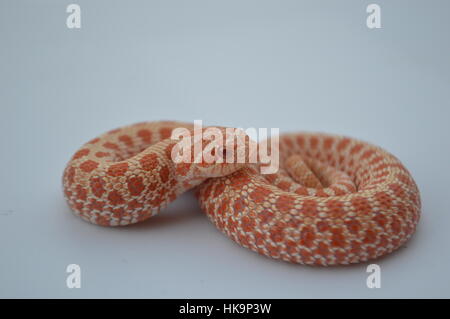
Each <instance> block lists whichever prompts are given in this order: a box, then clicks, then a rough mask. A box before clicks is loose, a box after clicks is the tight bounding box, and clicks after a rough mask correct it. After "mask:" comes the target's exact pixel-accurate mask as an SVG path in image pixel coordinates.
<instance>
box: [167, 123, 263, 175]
mask: <svg viewBox="0 0 450 319" xmlns="http://www.w3.org/2000/svg"><path fill="white" fill-rule="evenodd" d="M180 143H181V144H179V145H178V146H179V147H178V149H177V150H176V152H179V151H180V147H181V148H182V151H181V153H182V154H183V155H182V156H184V158H183V160H182V161H180V160H178V163H177V164H176V167H177V171H178V173H180V174H181V175H182V176H185V178H183V179H191V178H193V179H202V178H203V179H205V178H211V177H221V176H226V175H229V174H232V173H234V172H236V171H238V170H239V169H241V168H243V167H244V166H247V165H248V164H249V163H255V162H256V159H257V157H256V151H257V144H256V142H254V141H253V140H252V139H251V138H250V137H249V136H248V135H247V134H246V133H245V132H244V131H243V130H240V129H235V128H225V127H207V128H204V129H202V130H201V134H199V133H197V134H194V135H193V136H192V137H190V139H189V140H185V141H181V142H180ZM183 143H184V144H183Z"/></svg>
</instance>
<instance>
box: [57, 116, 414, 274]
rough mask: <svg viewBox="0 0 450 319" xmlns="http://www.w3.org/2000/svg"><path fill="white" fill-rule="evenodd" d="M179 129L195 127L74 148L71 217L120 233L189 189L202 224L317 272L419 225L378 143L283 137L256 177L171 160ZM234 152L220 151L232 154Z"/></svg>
mask: <svg viewBox="0 0 450 319" xmlns="http://www.w3.org/2000/svg"><path fill="white" fill-rule="evenodd" d="M176 128H185V129H186V130H189V132H192V128H193V126H192V124H191V123H182V122H176V121H153V122H141V123H136V124H132V125H127V126H123V127H120V128H117V129H114V130H111V131H109V132H106V133H104V134H102V135H100V136H98V137H96V138H94V139H92V140H90V141H89V142H87V143H85V144H84V145H83V146H82V147H81V148H79V149H78V150H77V151H76V152H75V154H74V155H73V156H72V157H71V159H70V160H69V162H68V163H67V165H66V167H65V169H64V173H63V178H62V183H63V190H64V192H63V193H64V197H65V199H66V201H67V203H68V205H69V207H70V208H71V210H72V211H73V212H74V213H75V215H77V216H79V217H81V218H82V219H84V220H86V221H88V222H91V223H94V224H97V225H101V226H125V225H129V224H134V223H138V222H142V221H144V220H147V219H149V218H150V217H152V216H155V215H157V214H158V213H159V212H160V211H161V210H163V209H164V208H165V207H166V206H167V205H168V204H169V203H170V202H172V201H174V200H175V199H176V198H177V197H178V196H180V195H181V194H182V193H185V192H186V191H188V190H191V189H194V193H195V196H196V197H197V198H198V201H199V205H200V207H201V209H202V210H203V211H204V213H205V214H206V215H207V217H208V219H209V220H211V221H212V223H213V224H214V225H215V226H216V227H217V228H218V229H219V230H220V231H221V232H222V233H224V234H225V235H226V236H228V237H229V238H231V239H232V240H233V241H235V242H236V243H238V244H239V245H240V246H243V247H245V248H248V249H250V250H252V251H254V252H256V253H258V254H261V255H265V256H268V257H272V258H275V259H280V260H284V261H287V262H291V263H297V264H304V265H315V266H333V265H348V264H354V263H361V262H366V261H368V260H372V259H376V258H379V257H381V256H384V255H387V254H389V253H391V252H393V251H395V250H396V249H398V248H399V247H401V246H402V245H403V244H404V243H405V242H406V241H408V239H410V238H411V236H412V235H413V233H414V232H415V230H416V228H417V224H418V222H419V218H420V213H421V200H420V194H419V190H418V187H417V184H416V182H415V181H414V179H413V177H412V176H411V174H410V172H409V171H408V170H407V169H406V168H405V166H404V165H403V164H402V163H401V162H400V160H399V159H397V158H396V157H395V156H394V155H392V154H391V153H389V152H387V151H385V150H384V149H382V148H380V147H378V146H375V145H372V144H370V143H368V142H365V141H361V140H358V139H355V138H352V137H347V136H341V135H334V134H327V133H315V132H297V133H284V134H281V135H279V139H278V144H277V147H278V149H279V168H278V170H277V171H276V172H272V173H270V174H262V173H261V169H260V168H261V164H260V163H238V162H233V163H228V161H227V162H223V161H222V162H220V161H213V162H210V163H204V162H200V163H197V162H195V161H193V162H192V163H189V162H180V161H174V160H173V156H172V153H173V149H174V147H175V146H176V144H177V143H178V142H179V141H178V140H176V139H174V138H172V132H173V130H174V129H176ZM220 129H223V128H220ZM200 138H201V139H202V138H203V137H200ZM233 147H234V148H233ZM247 147H248V145H247ZM231 148H233V149H231ZM231 148H230V147H228V146H225V147H224V149H223V150H221V151H222V152H223V153H226V152H227V151H230V152H233V151H234V152H235V151H236V149H235V148H236V145H235V146H231Z"/></svg>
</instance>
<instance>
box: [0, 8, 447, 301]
mask: <svg viewBox="0 0 450 319" xmlns="http://www.w3.org/2000/svg"><path fill="white" fill-rule="evenodd" d="M71 2H75V3H78V4H80V5H81V10H82V28H81V30H69V29H67V28H66V24H65V21H66V17H67V14H66V12H65V9H66V6H67V5H68V4H69V3H71ZM71 2H70V1H56V0H55V1H19V0H14V1H13V0H9V1H7V0H1V1H0V98H1V100H0V108H1V117H0V147H1V150H2V153H1V154H2V155H1V158H0V174H1V175H0V194H1V202H0V241H1V244H0V297H64V298H66V297H69V298H72V297H73V298H79V297H191V298H194V297H212V298H214V297H275V298H277V297H285V298H303V297H306V298H310V297H311V298H312V297H326V298H328V297H343V298H346V297H361V298H362V297H369V298H380V297H387V298H391V297H450V275H449V269H450V255H449V248H448V246H449V240H450V231H449V227H450V224H449V222H450V213H449V207H450V202H449V197H450V194H449V189H450V188H449V186H448V185H449V181H450V175H449V169H448V164H449V163H450V152H449V141H448V139H449V137H450V129H449V119H450V111H449V108H450V105H449V97H450V89H449V88H450V86H449V84H450V63H449V62H450V61H449V59H450V40H449V39H450V37H449V35H448V31H450V19H449V11H450V2H448V1H425V0H422V1H400V0H397V1H380V0H377V1H375V0H374V1H371V2H375V3H378V4H379V5H380V6H381V8H382V25H383V28H382V29H380V30H369V29H368V28H367V27H366V25H365V20H366V16H367V14H366V12H365V8H366V6H367V5H368V4H369V3H371V2H369V1H315V0H314V1H313V0H308V1H285V0H283V1H275V0H271V1H261V0H258V1H256V0H252V1H250V0H240V1H237V0H226V1H225V0H220V1H218V0H201V1H200V0H191V1H174V0H170V1H167V0H164V1H163V0H160V1H84V0H83V1H82V0H79V1H71ZM159 119H176V120H185V121H192V120H194V119H202V120H203V121H204V122H205V123H206V124H221V125H229V126H240V127H244V128H247V127H279V128H280V129H281V131H282V132H286V131H296V130H314V131H326V132H332V133H340V134H346V135H350V136H354V137H358V138H361V139H364V140H367V141H370V142H372V143H375V144H378V145H380V146H382V147H384V148H386V149H387V150H389V151H391V152H392V153H394V154H395V155H397V156H398V157H399V158H400V159H401V160H402V161H403V162H404V164H405V165H406V166H407V167H408V168H409V169H410V171H411V172H412V174H413V176H414V177H415V179H416V181H417V183H418V185H419V187H420V189H421V194H422V200H423V215H422V219H421V222H420V225H419V228H418V231H417V233H416V235H415V236H414V237H413V239H412V240H411V241H410V242H408V243H407V245H406V246H405V247H403V248H401V249H400V250H399V251H397V252H396V253H394V254H392V255H390V256H388V257H385V258H382V259H380V260H378V261H377V262H378V264H380V266H381V269H382V288H381V289H368V288H367V287H366V277H367V274H366V272H365V269H366V266H367V265H355V266H350V267H338V268H311V267H305V266H299V265H291V264H288V263H285V262H280V261H276V260H272V259H269V258H266V257H262V256H259V255H257V254H255V253H253V252H251V251H249V250H246V249H243V248H241V247H239V246H238V245H236V244H235V243H234V242H232V241H231V240H229V239H228V238H226V237H225V236H224V235H222V234H221V233H220V232H219V231H217V230H216V229H215V227H214V226H213V225H212V224H211V223H210V222H209V221H208V220H207V218H206V217H205V216H204V215H203V214H202V213H201V212H200V210H199V207H198V205H197V203H196V201H195V200H194V199H193V197H192V196H191V194H187V195H185V196H183V197H182V198H181V199H180V200H178V201H177V202H175V203H174V204H172V205H170V207H169V208H168V209H167V210H166V211H165V212H164V213H163V214H161V215H159V216H157V217H155V218H153V219H152V220H148V221H147V222H145V223H142V224H140V225H135V226H131V227H126V228H102V227H98V226H95V225H91V224H88V223H86V222H84V221H82V220H81V219H79V218H77V217H75V216H74V215H72V214H71V213H70V211H69V209H68V208H67V206H66V204H65V202H64V200H63V197H62V191H61V174H62V171H63V168H64V165H65V164H66V162H67V160H68V159H69V158H70V156H71V155H72V154H73V152H74V151H75V150H76V149H77V148H78V147H79V146H80V145H81V144H83V143H84V142H86V141H87V140H89V139H91V138H93V137H95V136H96V135H98V134H99V133H102V132H104V131H106V130H109V129H112V128H114V127H118V126H121V125H124V124H129V123H133V122H138V121H144V120H159ZM70 263H76V264H79V265H80V266H81V268H82V288H81V289H72V290H70V289H68V288H66V285H65V280H66V275H67V274H66V273H65V268H66V266H67V265H68V264H70Z"/></svg>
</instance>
